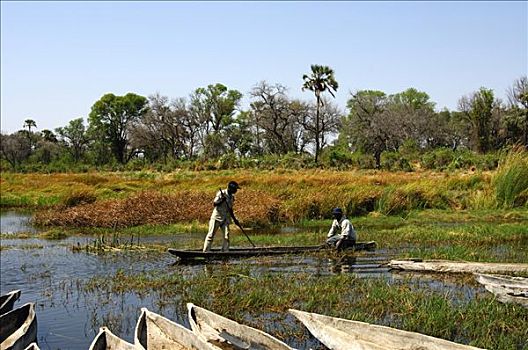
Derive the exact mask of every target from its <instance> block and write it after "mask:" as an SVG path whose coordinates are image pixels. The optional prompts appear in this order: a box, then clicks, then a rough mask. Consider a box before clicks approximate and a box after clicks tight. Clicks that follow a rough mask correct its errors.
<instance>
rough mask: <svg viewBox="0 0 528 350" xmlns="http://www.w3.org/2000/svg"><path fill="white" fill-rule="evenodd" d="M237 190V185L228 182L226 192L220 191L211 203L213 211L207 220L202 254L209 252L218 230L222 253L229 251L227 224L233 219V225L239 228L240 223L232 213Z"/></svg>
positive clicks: (233, 182)
mask: <svg viewBox="0 0 528 350" xmlns="http://www.w3.org/2000/svg"><path fill="white" fill-rule="evenodd" d="M239 188H240V186H238V183H236V182H235V181H230V182H229V184H228V185H227V190H220V191H218V192H217V193H216V197H215V199H214V201H213V206H214V209H213V212H212V214H211V219H210V220H209V232H208V233H207V236H205V242H204V246H203V251H204V252H208V251H209V250H211V244H212V243H213V238H214V235H215V233H216V230H217V229H218V228H220V229H221V230H222V233H223V238H224V241H223V243H222V251H228V250H229V224H230V223H231V218H233V222H234V223H235V225H237V226H240V223H239V222H238V220H237V218H236V217H235V214H234V213H233V204H234V202H235V196H234V195H235V193H237V190H238V189H239Z"/></svg>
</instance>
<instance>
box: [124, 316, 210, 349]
mask: <svg viewBox="0 0 528 350" xmlns="http://www.w3.org/2000/svg"><path fill="white" fill-rule="evenodd" d="M134 344H135V345H136V346H141V347H142V348H144V349H181V350H183V349H196V350H200V349H201V350H218V349H219V348H217V347H216V346H214V345H213V344H210V343H208V342H206V341H205V340H203V339H202V338H201V337H200V336H199V335H197V334H196V333H193V332H192V331H191V330H189V329H187V328H185V327H184V326H182V325H180V324H178V323H176V322H173V321H171V320H169V319H167V318H165V317H163V316H161V315H158V314H156V313H154V312H151V311H148V310H147V309H146V308H141V316H139V320H138V323H137V325H136V331H135V334H134Z"/></svg>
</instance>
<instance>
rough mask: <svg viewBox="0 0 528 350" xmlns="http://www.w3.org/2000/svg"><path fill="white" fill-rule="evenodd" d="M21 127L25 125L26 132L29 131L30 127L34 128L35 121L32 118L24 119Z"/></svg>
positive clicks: (35, 125)
mask: <svg viewBox="0 0 528 350" xmlns="http://www.w3.org/2000/svg"><path fill="white" fill-rule="evenodd" d="M22 127H24V128H25V127H27V128H28V132H29V133H31V128H32V127H34V128H36V127H37V123H35V121H34V120H33V119H26V120H24V125H22Z"/></svg>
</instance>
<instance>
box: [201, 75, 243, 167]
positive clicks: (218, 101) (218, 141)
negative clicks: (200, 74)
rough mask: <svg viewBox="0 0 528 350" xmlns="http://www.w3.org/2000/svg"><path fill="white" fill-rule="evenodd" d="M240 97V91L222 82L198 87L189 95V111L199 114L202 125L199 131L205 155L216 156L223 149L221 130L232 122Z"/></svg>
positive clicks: (224, 146) (224, 147)
mask: <svg viewBox="0 0 528 350" xmlns="http://www.w3.org/2000/svg"><path fill="white" fill-rule="evenodd" d="M241 99H242V94H241V93H240V92H238V91H237V90H229V89H228V88H227V87H226V86H225V85H222V84H215V85H212V84H211V85H208V86H207V88H198V89H196V90H195V92H194V93H193V94H192V95H191V113H192V114H194V115H197V116H199V120H200V122H201V123H202V125H203V127H202V128H201V129H200V132H201V141H202V147H203V149H204V154H205V155H206V156H210V157H218V156H220V155H222V153H223V152H224V151H225V149H226V147H227V146H226V145H225V142H224V140H223V139H224V137H223V136H222V131H223V130H224V129H225V128H227V127H228V126H229V125H231V124H232V123H233V122H234V115H235V112H236V109H237V107H238V105H239V103H240V100H241Z"/></svg>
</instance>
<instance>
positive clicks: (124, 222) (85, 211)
mask: <svg viewBox="0 0 528 350" xmlns="http://www.w3.org/2000/svg"><path fill="white" fill-rule="evenodd" d="M214 195H215V193H214V192H191V191H186V192H179V193H176V194H174V193H173V194H161V193H158V192H153V191H145V192H139V193H137V194H134V195H132V196H130V197H128V198H125V199H112V200H106V201H100V202H95V203H89V204H81V205H78V206H74V207H70V208H67V207H61V208H57V209H51V210H47V211H42V212H39V213H37V214H36V216H35V220H36V222H37V223H38V224H41V225H46V226H48V225H51V226H70V227H116V228H118V227H119V228H120V227H130V226H138V225H146V224H158V225H159V224H161V225H163V224H173V223H177V222H186V221H194V220H198V221H200V222H207V221H208V220H209V217H210V215H211V211H212V209H213V205H212V203H213V198H214ZM235 215H236V216H237V218H238V219H239V220H241V221H242V222H243V223H245V224H252V225H265V224H267V223H269V222H273V221H277V220H278V215H279V214H278V201H277V200H276V199H275V198H273V197H272V196H270V195H267V194H265V193H262V192H258V191H246V192H245V193H243V194H241V195H239V196H238V195H237V199H236V204H235Z"/></svg>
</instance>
